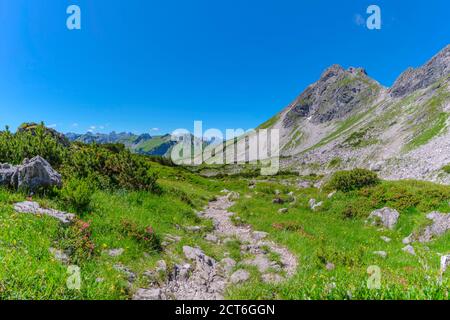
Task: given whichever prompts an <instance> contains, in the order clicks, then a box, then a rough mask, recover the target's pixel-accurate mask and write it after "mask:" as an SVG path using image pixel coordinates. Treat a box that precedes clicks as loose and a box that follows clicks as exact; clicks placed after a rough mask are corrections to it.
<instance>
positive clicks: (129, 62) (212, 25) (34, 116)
mask: <svg viewBox="0 0 450 320" xmlns="http://www.w3.org/2000/svg"><path fill="white" fill-rule="evenodd" d="M71 4H76V5H78V6H80V8H81V12H82V30H74V31H69V30H68V29H67V28H66V19H67V17H68V15H67V14H66V8H67V7H68V6H69V5H71ZM370 4H377V5H379V6H380V8H381V10H382V12H381V13H382V29H381V30H374V31H371V30H368V29H367V28H366V27H365V26H364V25H361V24H360V23H358V20H361V19H357V17H358V15H359V16H360V17H363V18H364V19H365V18H366V17H367V16H368V15H367V14H366V8H367V7H368V6H369V5H370ZM449 12H450V3H449V1H448V0H429V1H411V0H409V1H403V0H396V1H392V0H386V1H379V0H371V1H364V0H357V1H355V0H341V1H329V0H315V1H300V0H292V1H291V0H289V1H287V0H270V1H269V0H226V1H224V0H214V1H211V0H189V1H187V0H186V1H181V0H177V1H174V0H141V1H139V0H127V1H122V0H117V1H113V0H70V1H65V0H53V1H52V0H48V1H43V0H40V1H38V0H33V1H31V0H14V1H13V0H0V23H1V24H0V41H1V42H0V126H2V127H3V126H4V125H6V124H8V125H10V126H11V127H12V128H16V127H17V126H18V125H19V124H20V123H22V122H24V121H44V122H45V123H46V124H47V125H52V126H56V129H57V130H59V131H62V132H67V131H75V132H86V131H87V130H89V129H93V130H94V131H100V132H109V131H112V130H116V131H132V132H136V133H141V132H150V133H152V134H156V133H157V132H159V133H166V132H171V131H172V130H174V129H177V128H186V129H190V130H192V127H193V121H194V120H202V121H203V123H204V127H205V128H219V129H225V128H243V129H249V128H252V127H256V126H257V125H259V124H260V123H262V122H264V121H265V120H267V119H268V118H270V117H271V116H273V115H274V114H275V113H277V112H278V111H280V110H281V109H282V108H284V107H285V106H286V105H287V104H289V103H290V102H291V101H292V100H293V99H294V98H295V97H296V96H297V95H298V94H299V93H301V92H302V91H303V90H304V88H305V87H306V86H307V85H308V84H310V83H312V82H314V81H316V80H317V79H318V77H319V76H320V74H321V73H322V71H323V70H324V69H325V68H326V67H328V66H329V65H331V64H334V63H338V64H341V65H343V66H344V67H349V66H362V67H364V68H366V70H367V72H368V73H369V75H370V76H372V77H373V78H375V79H376V80H378V81H380V82H381V83H382V84H384V85H386V86H389V85H391V84H392V82H393V81H394V80H395V78H396V77H397V76H398V75H399V74H400V73H401V72H402V71H404V70H405V69H406V68H407V67H409V66H419V65H421V64H423V63H424V62H425V61H426V60H428V59H429V58H430V57H431V56H432V55H434V54H435V53H437V52H438V51H439V50H440V49H442V48H443V47H444V46H445V45H446V44H448V43H449V42H450V41H449V39H450V24H449V22H448V21H449V19H448V13H449ZM156 128H158V129H159V131H157V130H156ZM152 129H154V130H152Z"/></svg>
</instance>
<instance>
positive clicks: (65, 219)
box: [14, 201, 75, 224]
mask: <svg viewBox="0 0 450 320" xmlns="http://www.w3.org/2000/svg"><path fill="white" fill-rule="evenodd" d="M14 210H15V211H16V212H18V213H27V214H34V215H44V216H49V217H52V218H55V219H58V220H59V221H61V223H64V224H67V223H71V222H72V221H73V220H74V219H75V215H74V214H72V213H67V212H63V211H58V210H54V209H45V208H42V207H41V206H40V205H39V204H38V203H37V202H32V201H24V202H20V203H16V204H15V205H14Z"/></svg>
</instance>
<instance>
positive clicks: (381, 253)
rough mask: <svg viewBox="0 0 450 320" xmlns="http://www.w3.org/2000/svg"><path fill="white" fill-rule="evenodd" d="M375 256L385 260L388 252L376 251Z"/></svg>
mask: <svg viewBox="0 0 450 320" xmlns="http://www.w3.org/2000/svg"><path fill="white" fill-rule="evenodd" d="M373 254H375V255H377V256H380V257H382V258H383V259H385V258H386V257H387V253H386V251H374V252H373Z"/></svg>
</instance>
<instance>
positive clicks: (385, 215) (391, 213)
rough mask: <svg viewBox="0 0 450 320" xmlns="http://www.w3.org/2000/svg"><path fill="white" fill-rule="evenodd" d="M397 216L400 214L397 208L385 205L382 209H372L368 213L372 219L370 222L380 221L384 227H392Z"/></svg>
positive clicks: (376, 222) (375, 223) (395, 222)
mask: <svg viewBox="0 0 450 320" xmlns="http://www.w3.org/2000/svg"><path fill="white" fill-rule="evenodd" d="M399 217H400V214H399V213H398V211H397V210H395V209H391V208H387V207H385V208H383V209H379V210H375V211H372V213H371V214H370V215H369V220H370V221H372V224H374V225H377V224H378V223H379V222H381V224H382V225H383V226H384V227H386V228H388V229H393V228H394V227H395V225H396V224H397V220H398V218H399Z"/></svg>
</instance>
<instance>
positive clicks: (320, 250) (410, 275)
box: [228, 181, 450, 300]
mask: <svg viewBox="0 0 450 320" xmlns="http://www.w3.org/2000/svg"><path fill="white" fill-rule="evenodd" d="M281 187H282V186H281V185H279V184H276V183H274V184H271V185H270V188H269V186H267V185H266V186H265V190H266V191H265V192H264V189H261V188H258V190H257V192H258V194H257V195H256V194H255V193H254V192H253V193H252V192H249V193H246V195H248V196H244V197H241V200H240V201H239V202H238V203H237V204H236V205H235V206H234V207H232V208H231V210H232V211H233V212H237V213H238V214H239V217H240V218H241V221H242V223H248V224H251V225H253V226H254V227H255V229H257V230H262V231H265V232H268V233H269V234H270V237H271V240H274V241H276V242H277V243H280V244H282V245H285V246H286V247H288V248H289V249H290V250H291V251H292V252H293V253H295V254H296V256H297V257H298V259H299V267H298V270H297V273H296V274H295V276H294V277H293V278H291V279H289V280H287V281H284V282H282V283H280V284H264V283H263V282H262V281H261V279H260V277H259V275H253V277H252V278H251V281H250V282H248V283H246V284H244V285H241V286H238V287H231V288H230V289H229V295H228V297H229V298H231V299H442V300H447V299H448V294H449V287H450V286H449V285H450V282H449V277H448V275H447V276H445V277H444V279H443V283H442V284H440V283H439V278H440V275H439V264H440V259H439V255H437V254H436V253H437V252H440V253H443V252H448V246H449V243H450V242H449V241H450V234H448V233H447V234H446V235H445V236H443V237H441V238H438V239H436V240H435V241H433V242H431V243H428V244H418V243H414V244H413V245H414V248H415V250H416V254H417V255H416V256H412V255H409V254H407V253H405V252H404V251H402V248H403V247H404V244H403V243H402V239H403V238H404V237H406V236H408V235H409V234H410V233H411V232H413V231H417V230H420V229H421V228H422V227H423V226H424V223H427V219H426V218H425V215H426V214H427V213H429V212H430V211H434V210H439V211H440V212H450V207H449V205H448V200H449V199H450V187H448V186H438V185H435V184H432V183H424V182H417V181H399V182H381V183H380V184H377V185H374V186H371V187H365V188H362V189H360V190H353V191H350V192H337V193H336V194H335V195H334V196H333V197H332V198H331V199H329V198H328V197H327V192H320V191H319V190H317V189H314V188H309V189H300V190H298V189H295V188H292V189H290V188H289V189H288V190H283V189H281ZM275 189H279V190H283V192H287V191H293V192H294V196H295V197H296V199H297V201H296V202H295V203H291V204H289V211H288V213H285V214H282V215H281V214H278V213H277V211H278V210H279V208H281V207H282V206H286V205H278V204H273V203H272V199H273V193H272V191H271V190H275ZM250 196H251V197H250ZM311 198H314V199H317V200H320V201H323V202H324V203H323V206H322V207H320V208H319V209H317V210H316V212H312V211H311V209H310V208H309V204H308V202H309V199H311ZM385 206H389V207H392V208H395V209H397V210H399V212H400V219H399V222H398V224H397V226H396V228H395V230H378V228H376V227H372V226H370V225H368V224H366V223H365V220H366V219H367V217H368V215H369V214H370V212H371V211H372V210H375V209H379V208H383V207H385ZM381 236H385V237H389V238H390V239H391V241H390V242H385V241H383V240H382V239H381V238H380V237H381ZM375 251H385V252H386V253H387V257H386V258H382V257H380V256H378V255H376V254H374V252H375ZM327 263H333V264H334V265H335V268H334V269H333V270H327V269H326V264H327ZM374 265H375V266H378V267H379V268H380V270H381V288H380V289H368V287H367V281H368V279H369V274H368V268H369V267H370V266H374ZM447 274H448V273H447Z"/></svg>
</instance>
